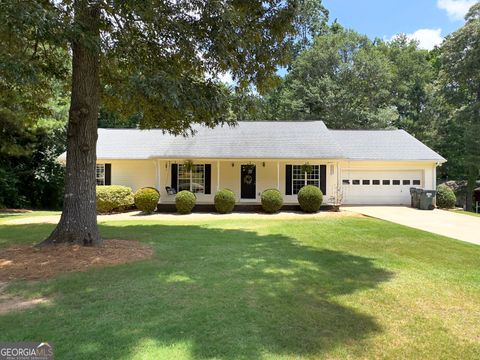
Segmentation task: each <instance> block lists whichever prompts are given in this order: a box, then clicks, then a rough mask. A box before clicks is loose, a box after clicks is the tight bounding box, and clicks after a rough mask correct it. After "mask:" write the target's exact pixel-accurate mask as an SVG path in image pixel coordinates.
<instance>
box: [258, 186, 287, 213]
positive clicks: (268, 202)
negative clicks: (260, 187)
mask: <svg viewBox="0 0 480 360" xmlns="http://www.w3.org/2000/svg"><path fill="white" fill-rule="evenodd" d="M282 205H283V196H282V194H281V193H280V191H278V190H277V189H267V190H265V191H264V192H262V208H263V210H264V211H265V212H267V213H269V214H273V213H276V212H277V211H278V210H280V209H281V208H282Z"/></svg>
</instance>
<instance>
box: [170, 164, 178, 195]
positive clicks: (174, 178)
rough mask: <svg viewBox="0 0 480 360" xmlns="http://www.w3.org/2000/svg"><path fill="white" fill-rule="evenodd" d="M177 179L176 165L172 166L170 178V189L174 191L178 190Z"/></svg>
mask: <svg viewBox="0 0 480 360" xmlns="http://www.w3.org/2000/svg"><path fill="white" fill-rule="evenodd" d="M177 177H178V165H177V164H172V176H171V179H172V181H171V183H170V187H171V188H172V189H175V190H176V191H177V190H178V189H177Z"/></svg>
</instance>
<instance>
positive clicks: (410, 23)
mask: <svg viewBox="0 0 480 360" xmlns="http://www.w3.org/2000/svg"><path fill="white" fill-rule="evenodd" d="M475 1H476V0H323V1H322V3H323V5H324V6H325V7H326V8H327V9H328V10H329V12H330V15H329V18H330V21H333V20H335V19H337V21H338V22H339V23H340V24H341V25H342V26H344V27H347V28H351V29H353V30H355V31H357V32H359V33H362V34H366V35H368V36H369V37H370V38H371V39H374V38H381V39H384V40H390V39H391V38H392V37H393V36H395V35H396V34H399V33H405V34H407V35H408V36H409V37H411V38H414V39H416V40H418V41H419V45H420V47H421V48H423V49H432V48H433V47H434V46H435V45H439V44H440V43H441V42H442V40H443V38H444V37H445V36H446V35H448V34H449V33H451V32H453V31H455V30H456V29H458V28H459V27H461V26H462V25H463V23H464V21H463V18H464V16H465V14H466V12H467V11H468V9H469V8H470V7H471V6H472V5H473V4H474V3H475Z"/></svg>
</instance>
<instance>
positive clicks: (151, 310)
mask: <svg viewBox="0 0 480 360" xmlns="http://www.w3.org/2000/svg"><path fill="white" fill-rule="evenodd" d="M52 228H53V226H52V225H46V224H44V225H0V246H7V245H10V244H14V243H34V242H36V241H39V240H41V239H42V238H43V237H45V236H46V235H47V234H48V233H49V231H51V229H52ZM101 232H102V234H103V236H104V237H105V238H123V239H138V240H141V241H144V242H147V243H150V244H152V245H153V246H154V247H155V249H156V255H155V257H154V258H153V259H151V260H148V261H144V262H139V263H132V264H128V265H120V266H116V267H110V268H103V269H94V270H91V271H89V272H87V273H76V274H65V275H62V276H59V277H58V278H56V279H52V280H49V281H42V282H17V283H14V284H13V285H11V286H10V287H9V288H8V291H9V292H10V293H15V294H20V295H23V296H26V297H33V296H39V295H43V296H46V297H49V298H50V299H51V300H52V301H51V303H50V304H48V305H40V306H38V307H36V308H33V309H29V310H26V311H24V312H17V313H11V314H8V315H4V316H0V334H1V335H0V338H1V340H2V341H27V340H29V341H49V342H52V343H53V344H54V346H55V351H56V356H57V358H59V359H72V360H73V359H339V358H340V359H373V358H377V359H378V358H387V359H478V358H480V311H479V309H480V247H479V246H476V245H472V244H467V243H462V242H460V241H454V240H451V239H447V238H443V237H440V236H435V235H432V234H429V233H425V232H421V231H416V230H413V229H409V228H406V227H402V226H399V225H394V224H391V223H387V222H382V221H379V220H375V219H370V218H353V217H352V218H350V217H349V218H347V217H343V218H341V217H325V218H318V219H305V220H300V221H299V220H292V221H285V220H283V221H281V220H266V221H263V220H262V221H258V220H257V221H256V220H251V221H248V220H236V221H233V220H216V221H211V222H208V223H206V222H200V221H198V222H190V223H187V222H186V221H185V223H179V222H178V221H176V222H175V223H173V222H172V223H165V222H164V223H160V222H151V221H150V222H140V221H125V222H110V223H105V224H102V225H101Z"/></svg>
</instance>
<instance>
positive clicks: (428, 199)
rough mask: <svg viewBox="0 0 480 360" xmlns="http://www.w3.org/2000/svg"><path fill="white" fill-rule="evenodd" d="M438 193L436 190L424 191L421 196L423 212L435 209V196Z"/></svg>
mask: <svg viewBox="0 0 480 360" xmlns="http://www.w3.org/2000/svg"><path fill="white" fill-rule="evenodd" d="M436 194H437V192H436V191H435V190H422V193H421V194H420V209H421V210H433V209H435V196H436Z"/></svg>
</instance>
